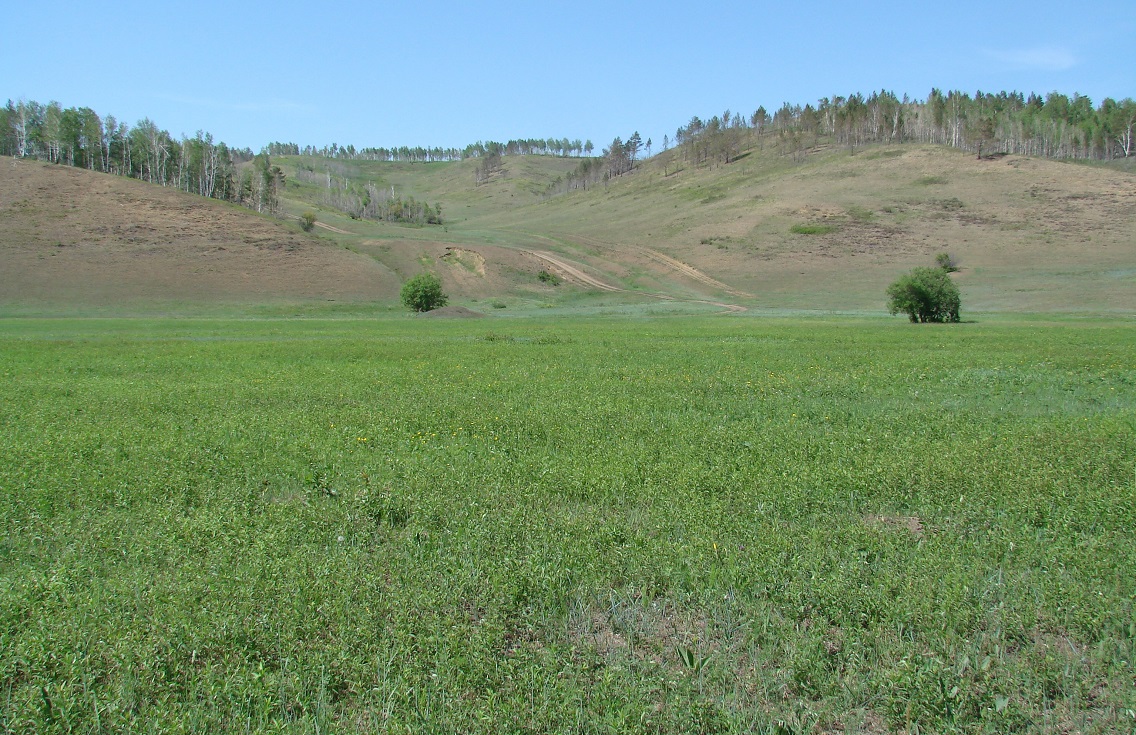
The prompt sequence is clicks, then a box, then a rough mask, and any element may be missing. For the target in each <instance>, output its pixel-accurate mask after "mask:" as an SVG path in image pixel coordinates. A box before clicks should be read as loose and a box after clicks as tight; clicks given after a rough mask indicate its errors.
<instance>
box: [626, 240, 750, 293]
mask: <svg viewBox="0 0 1136 735" xmlns="http://www.w3.org/2000/svg"><path fill="white" fill-rule="evenodd" d="M630 247H631V249H632V250H635V251H637V252H640V253H642V254H643V255H645V256H647V257H648V258H650V259H651V260H653V261H655V262H656V263H661V264H662V265H665V266H667V267H669V268H671V269H672V270H675V271H678V272H679V273H682V274H684V275H686V276H689V277H690V278H693V279H694V280H696V281H698V282H699V283H703V284H705V285H707V286H709V287H710V288H716V289H720V290H722V291H725V292H726V293H728V294H730V295H731V296H740V297H742V298H750V297H752V296H753V294H748V293H746V292H745V291H739V290H737V289H736V288H731V287H730V286H727V285H726V284H724V283H722V282H721V281H719V280H717V279H714V278H711V277H710V276H708V275H706V274H705V273H703V272H702V271H700V270H698V269H697V268H695V267H694V266H692V265H687V264H686V263H683V262H682V261H681V260H676V259H675V258H672V257H671V256H669V255H666V254H664V253H660V252H659V251H658V250H651V249H650V248H645V247H640V246H638V245H632V246H630Z"/></svg>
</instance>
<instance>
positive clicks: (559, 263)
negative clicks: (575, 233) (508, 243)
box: [521, 250, 626, 292]
mask: <svg viewBox="0 0 1136 735" xmlns="http://www.w3.org/2000/svg"><path fill="white" fill-rule="evenodd" d="M521 252H523V253H527V254H529V255H531V256H533V257H535V258H539V259H541V260H543V261H545V262H546V263H549V264H551V265H552V266H554V267H556V268H557V269H559V270H560V271H562V272H563V273H564V275H565V276H567V278H568V280H570V281H578V282H579V283H582V284H584V285H585V286H591V287H592V288H598V289H599V290H601V291H613V292H614V291H624V290H626V289H622V288H619V287H618V286H612V285H610V284H607V283H604V282H603V281H600V280H597V279H595V278H592V277H591V276H589V275H588V274H587V273H584V272H583V271H582V270H580V269H579V268H576V267H575V266H572V265H569V264H568V263H566V262H565V261H563V260H561V259H560V258H558V257H556V256H555V255H553V254H552V253H548V252H545V251H543V250H522V251H521Z"/></svg>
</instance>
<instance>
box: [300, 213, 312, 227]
mask: <svg viewBox="0 0 1136 735" xmlns="http://www.w3.org/2000/svg"><path fill="white" fill-rule="evenodd" d="M315 226H316V213H315V212H304V213H303V214H301V215H300V229H301V230H303V231H304V232H311V231H312V228H313V227H315Z"/></svg>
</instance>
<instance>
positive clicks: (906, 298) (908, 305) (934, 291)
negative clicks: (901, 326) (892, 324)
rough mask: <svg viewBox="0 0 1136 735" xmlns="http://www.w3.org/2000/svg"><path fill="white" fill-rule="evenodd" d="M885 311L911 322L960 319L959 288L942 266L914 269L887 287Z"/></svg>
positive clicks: (953, 320) (955, 320) (954, 320)
mask: <svg viewBox="0 0 1136 735" xmlns="http://www.w3.org/2000/svg"><path fill="white" fill-rule="evenodd" d="M887 295H888V311H890V312H891V313H892V314H898V313H900V312H903V313H904V314H907V316H908V317H910V318H911V321H913V322H957V321H959V304H960V298H959V290H958V286H956V285H955V283H954V281H952V280H951V277H950V275H949V274H948V271H947V269H945V268H916V269H914V270H913V271H911V272H910V273H908V274H906V275H904V276H900V278H899V280H897V281H896V282H895V283H893V284H891V285H890V286H888V289H887Z"/></svg>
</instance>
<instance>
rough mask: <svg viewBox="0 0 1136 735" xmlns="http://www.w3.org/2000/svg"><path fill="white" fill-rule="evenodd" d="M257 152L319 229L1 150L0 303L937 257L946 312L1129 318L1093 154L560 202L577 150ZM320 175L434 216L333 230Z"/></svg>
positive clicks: (731, 182) (788, 276) (753, 289)
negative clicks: (388, 154) (488, 169)
mask: <svg viewBox="0 0 1136 735" xmlns="http://www.w3.org/2000/svg"><path fill="white" fill-rule="evenodd" d="M273 160H274V163H277V164H278V165H280V166H281V167H282V168H283V169H284V171H285V172H286V174H287V175H288V178H287V185H286V186H285V188H284V190H283V191H282V193H281V207H282V210H283V212H284V213H285V215H291V216H295V215H297V214H299V213H300V212H302V211H305V210H309V209H311V210H313V211H315V212H316V213H317V217H318V219H319V222H320V225H321V227H320V229H318V230H317V231H316V234H318V235H319V237H314V236H309V235H305V234H303V233H301V232H300V231H299V229H298V227H297V226H296V225H295V224H292V223H289V222H288V221H287V217H285V219H284V220H278V219H273V218H268V217H264V216H260V215H257V214H254V213H250V212H247V211H245V210H242V209H239V208H235V207H232V206H228V205H225V204H222V203H219V202H215V201H210V200H204V199H200V198H198V197H193V196H189V195H184V194H179V193H177V192H174V191H171V190H168V189H162V188H159V187H154V186H150V185H147V184H144V183H141V182H137V181H132V180H125V179H118V178H114V177H110V176H105V175H100V174H95V173H91V172H88V171H82V170H75V169H64V168H60V167H52V166H48V165H43V164H38V163H34V162H29V161H11V162H8V163H5V164H4V165H3V167H0V217H2V218H3V221H4V222H5V227H4V229H3V234H2V235H0V248H2V249H3V253H4V256H3V257H4V263H5V268H4V270H3V274H2V275H0V303H3V304H4V307H3V308H4V309H5V310H7V311H12V310H13V309H16V310H31V311H35V310H37V309H45V308H48V307H49V306H50V307H51V308H53V309H59V308H66V305H68V304H71V305H74V306H75V307H83V308H89V307H92V306H95V307H101V308H104V309H112V310H113V309H114V308H116V307H117V306H119V305H121V304H133V305H134V307H137V308H146V305H147V304H150V305H161V304H165V305H167V306H168V305H170V304H175V303H176V304H183V305H189V308H192V305H193V304H205V303H218V302H221V303H226V304H250V303H260V302H266V301H269V302H271V301H279V302H314V301H326V300H329V299H333V300H338V301H348V302H358V303H369V302H378V303H380V304H384V305H391V304H393V303H395V302H396V300H397V294H398V288H399V284H400V283H401V282H402V281H404V280H405V279H406V278H409V277H410V276H412V275H414V274H415V273H417V272H419V271H420V270H424V269H426V270H432V271H435V272H437V273H439V275H441V277H442V279H443V282H444V285H445V287H446V289H447V291H449V293H450V294H451V300H452V302H454V303H458V304H464V305H469V306H471V307H472V308H479V309H482V310H484V309H487V308H488V306H487V304H486V303H485V302H487V301H488V302H492V304H493V305H494V306H497V307H499V308H500V307H503V306H507V307H508V308H510V309H513V310H516V309H527V308H537V307H549V306H551V307H554V308H562V309H567V310H576V311H579V310H580V309H584V308H586V307H589V306H595V305H598V304H604V305H607V306H609V307H610V306H611V305H613V304H623V305H633V306H636V308H639V307H642V308H652V309H653V308H658V309H671V310H673V309H680V310H694V311H702V310H721V309H722V308H723V307H725V306H730V307H732V308H734V309H735V310H740V309H742V308H747V309H751V310H753V309H758V310H760V309H762V308H772V309H779V310H780V309H789V310H798V309H805V310H835V311H851V312H874V313H879V312H881V311H882V309H883V301H884V297H883V291H884V288H885V287H886V285H887V284H888V283H889V282H890V281H891V280H893V279H894V278H895V276H896V275H898V274H899V273H901V272H903V271H905V270H907V269H909V268H911V267H913V266H915V265H926V264H930V263H931V262H932V260H933V258H934V256H935V255H936V254H937V253H940V252H949V253H951V254H952V255H953V256H954V257H955V258H956V259H957V260H958V262H959V263H960V265H961V266H962V271H961V272H960V273H959V274H957V276H956V278H957V279H958V283H959V285H960V288H961V289H962V292H963V299H964V301H963V306H964V312H965V311H978V312H1078V313H1130V312H1133V311H1136V176H1134V175H1132V174H1131V173H1127V172H1123V171H1117V170H1113V169H1109V168H1105V167H1101V166H1090V165H1083V164H1075V163H1065V162H1055V161H1049V160H1040V159H1032V158H1026V157H1020V156H996V157H989V158H983V159H978V158H976V157H975V156H974V155H972V154H967V153H963V152H960V151H957V150H954V149H947V148H941V147H935V146H922V145H913V144H904V145H890V146H876V147H868V148H864V149H858V150H857V151H856V153H855V154H854V155H853V154H851V153H850V152H849V151H848V150H847V149H845V148H837V147H831V146H823V145H822V146H818V147H816V148H814V149H812V150H811V151H810V152H809V155H808V156H806V157H805V158H804V160H802V161H795V160H793V159H791V158H789V157H787V156H782V155H779V154H778V152H777V151H776V150H775V149H774V146H773V145H771V144H770V145H764V146H757V145H755V146H754V147H753V148H751V149H749V150H746V151H742V153H741V155H740V156H739V157H738V158H737V159H735V161H734V162H732V163H730V164H728V165H719V164H715V165H713V166H705V165H704V166H694V165H692V164H690V163H688V162H684V161H683V160H682V158H681V155H680V154H679V153H678V151H675V150H672V151H667V152H664V153H661V154H659V155H656V156H655V157H654V158H652V159H650V160H648V161H645V162H643V163H641V164H640V165H639V167H637V168H636V169H635V170H634V171H632V172H630V173H628V174H625V175H623V176H620V177H617V178H615V179H613V180H611V181H609V182H607V183H606V185H605V184H604V183H599V184H596V185H592V186H589V187H588V189H587V190H581V189H575V190H571V191H567V192H564V190H563V189H564V187H563V183H562V182H563V179H564V177H565V175H566V174H567V173H568V172H569V171H570V170H571V169H572V168H574V167H575V166H576V165H577V163H578V161H579V159H572V158H559V157H548V156H510V157H506V158H505V159H504V160H503V164H504V165H503V168H502V170H501V171H499V172H498V173H496V174H494V175H493V176H492V177H491V178H490V180H489V181H488V182H485V183H482V184H480V185H478V184H477V183H475V176H474V171H475V167H476V165H477V162H476V161H475V160H467V161H455V162H439V163H381V162H363V161H341V160H327V159H321V158H310V157H281V158H276V159H273ZM331 182H334V185H335V186H351V185H355V186H362V185H364V184H366V183H371V184H373V185H374V186H376V187H382V188H383V190H384V191H386V190H387V189H389V190H391V191H393V192H395V193H396V194H397V195H398V196H404V197H414V198H415V199H417V200H420V201H426V202H429V203H431V204H434V203H437V204H440V205H441V206H442V210H443V216H444V219H445V225H444V226H423V227H418V226H409V225H405V224H396V223H389V222H381V221H370V220H359V219H351V218H349V217H347V216H346V215H344V214H342V213H341V212H337V211H335V210H334V209H333V208H332V207H330V206H329V204H328V199H329V197H328V194H327V191H328V189H329V187H330V186H332V183H331ZM541 270H547V271H549V272H551V273H554V274H556V275H558V276H559V277H560V278H562V279H563V282H562V283H561V284H560V285H550V284H549V283H546V282H544V281H541V280H538V278H537V275H538V273H539V272H540V271H541ZM134 307H132V308H134Z"/></svg>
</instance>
